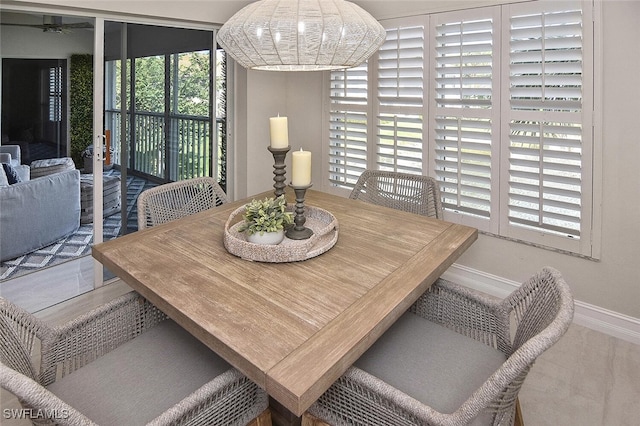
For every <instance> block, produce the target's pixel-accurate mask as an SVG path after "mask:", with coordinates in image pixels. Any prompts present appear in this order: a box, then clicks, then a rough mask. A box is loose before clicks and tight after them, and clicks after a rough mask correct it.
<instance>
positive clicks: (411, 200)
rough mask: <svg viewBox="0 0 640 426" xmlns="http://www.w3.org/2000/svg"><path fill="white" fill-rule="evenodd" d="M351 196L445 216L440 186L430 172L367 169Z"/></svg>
mask: <svg viewBox="0 0 640 426" xmlns="http://www.w3.org/2000/svg"><path fill="white" fill-rule="evenodd" d="M349 198H351V199H354V200H362V201H365V202H368V203H371V204H377V205H380V206H385V207H391V208H393V209H396V210H403V211H406V212H410V213H416V214H420V215H423V216H429V217H434V218H436V219H442V218H443V215H442V200H441V198H440V188H439V187H438V183H437V182H436V180H435V179H433V178H432V177H430V176H424V175H414V174H409V173H398V172H386V171H382V170H365V171H364V172H363V173H362V174H361V175H360V177H359V178H358V182H357V183H356V185H355V187H354V188H353V190H352V191H351V195H350V196H349Z"/></svg>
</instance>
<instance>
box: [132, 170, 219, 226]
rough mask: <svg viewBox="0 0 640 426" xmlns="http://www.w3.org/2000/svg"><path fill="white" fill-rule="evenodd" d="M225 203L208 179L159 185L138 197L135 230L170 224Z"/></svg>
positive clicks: (210, 179) (216, 185)
mask: <svg viewBox="0 0 640 426" xmlns="http://www.w3.org/2000/svg"><path fill="white" fill-rule="evenodd" d="M226 202H228V199H227V195H226V194H225V193H224V191H223V190H222V188H220V185H218V182H216V180H215V179H214V178H211V177H200V178H193V179H187V180H181V181H178V182H171V183H167V184H164V185H159V186H156V187H154V188H150V189H147V190H146V191H144V192H143V193H142V194H140V196H139V197H138V229H139V230H140V229H145V228H148V227H150V226H154V225H160V224H162V223H166V222H170V221H172V220H175V219H179V218H181V217H185V216H189V215H192V214H195V213H199V212H201V211H204V210H208V209H211V208H213V207H216V206H219V205H221V204H224V203H226Z"/></svg>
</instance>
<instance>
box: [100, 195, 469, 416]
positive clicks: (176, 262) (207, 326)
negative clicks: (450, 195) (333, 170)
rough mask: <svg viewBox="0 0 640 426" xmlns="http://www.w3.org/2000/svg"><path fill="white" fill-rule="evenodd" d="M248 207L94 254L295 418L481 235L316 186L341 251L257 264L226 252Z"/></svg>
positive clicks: (151, 232)
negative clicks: (232, 220) (227, 236)
mask: <svg viewBox="0 0 640 426" xmlns="http://www.w3.org/2000/svg"><path fill="white" fill-rule="evenodd" d="M290 192H292V191H290ZM267 195H270V193H264V194H258V195H257V196H255V197H254V198H263V197H264V196H267ZM287 195H288V197H289V198H290V199H291V201H292V200H293V194H287ZM247 201H249V200H248V199H247V200H241V201H238V202H234V203H229V204H225V205H223V206H220V207H216V208H215V209H212V210H208V211H206V212H202V213H198V214H196V215H193V216H190V217H186V218H183V219H180V220H177V221H174V222H171V223H168V224H165V225H161V226H156V227H152V228H149V229H146V230H143V231H138V232H135V233H132V234H129V235H125V236H123V237H120V238H118V239H116V240H111V241H108V242H105V243H102V244H98V245H96V246H94V247H93V256H94V257H95V258H96V259H97V260H98V261H100V262H101V263H102V264H104V266H106V267H107V268H108V269H109V270H111V271H112V272H113V273H115V274H116V275H117V276H119V277H120V278H122V279H123V280H124V281H125V282H126V283H127V284H129V285H130V286H131V287H132V288H134V289H135V290H136V291H138V292H139V293H141V294H142V295H143V296H145V297H146V298H148V299H149V300H150V301H151V302H152V303H154V304H155V305H156V306H158V307H159V308H160V309H162V310H163V311H164V312H165V313H167V314H168V315H169V316H170V317H171V318H172V319H174V320H175V321H176V322H178V323H179V324H180V325H181V326H182V327H184V328H185V329H187V330H188V331H189V332H191V333H192V334H193V335H194V336H196V337H197V338H198V339H200V340H201V341H202V342H203V343H205V344H206V345H207V346H208V347H209V348H211V349H212V350H213V351H215V352H216V353H218V354H219V355H220V356H222V357H223V358H224V359H226V360H227V361H228V362H229V363H230V364H232V365H233V366H235V367H236V368H238V369H239V370H240V371H242V372H243V373H244V374H245V375H247V376H248V377H249V378H250V379H252V380H254V381H255V382H256V383H257V384H258V385H260V386H261V387H262V388H264V389H266V390H267V392H268V393H269V395H271V396H272V397H273V398H275V399H276V400H277V401H278V402H280V403H281V404H282V405H284V406H285V407H286V408H287V409H289V410H290V411H291V412H292V413H294V414H295V415H298V416H299V415H301V414H302V413H303V412H304V411H305V410H306V409H307V408H308V407H309V406H310V405H311V404H312V403H313V402H314V401H315V400H316V399H317V398H318V397H319V396H320V395H321V394H322V393H323V392H324V391H325V390H326V389H327V388H328V387H329V386H330V385H331V383H333V382H334V381H335V380H336V379H337V378H338V377H339V376H340V375H341V374H342V373H343V372H344V371H345V370H346V369H347V368H348V367H349V366H350V365H351V364H352V363H353V362H354V361H355V360H356V359H357V358H358V357H359V356H360V355H361V354H362V353H363V352H364V351H366V350H367V349H368V348H369V347H370V346H371V344H372V343H373V342H374V341H375V340H376V339H377V338H378V337H380V335H381V334H382V333H383V332H384V331H385V330H386V329H387V328H388V327H389V326H390V325H391V324H392V323H393V322H394V321H395V320H396V319H397V318H398V317H399V316H400V315H401V314H402V313H403V312H404V311H406V309H407V308H408V307H409V306H410V305H411V304H412V303H413V302H414V301H415V300H416V299H417V298H418V296H419V295H420V294H422V293H423V292H424V291H426V290H427V288H428V287H429V286H430V285H431V284H432V283H433V282H434V281H435V280H436V279H437V278H438V277H439V276H440V275H441V274H442V273H443V272H444V271H445V270H446V269H447V268H448V267H449V266H450V265H451V264H452V263H453V262H454V261H455V260H456V259H457V258H458V257H459V256H460V255H461V254H462V253H463V252H464V251H465V250H466V249H467V248H468V247H469V246H470V245H471V244H472V243H473V242H474V241H475V240H476V239H477V230H476V229H473V228H469V227H466V226H462V225H457V224H452V223H449V222H444V221H440V220H435V219H430V218H426V217H422V216H418V215H414V214H411V213H405V212H401V211H397V210H391V209H388V208H385V207H379V206H374V205H370V204H366V203H364V202H362V201H357V200H350V199H345V198H342V197H338V196H334V195H330V194H326V193H322V192H318V191H313V190H311V191H308V192H307V199H306V203H307V204H309V205H314V206H318V207H321V208H323V209H325V210H328V211H330V212H331V213H333V214H334V215H335V217H336V218H337V220H338V223H339V237H338V241H337V243H336V245H335V246H334V247H333V248H332V249H331V250H329V251H328V252H326V253H324V254H322V255H320V256H318V257H315V258H312V259H308V260H305V261H302V262H293V263H261V262H251V261H247V260H243V259H240V258H238V257H236V256H234V255H232V254H230V253H228V252H227V251H226V249H225V248H224V245H223V236H224V224H225V222H226V220H227V218H228V217H229V214H230V213H231V212H233V210H235V208H237V207H238V206H240V205H242V204H244V203H246V202H247Z"/></svg>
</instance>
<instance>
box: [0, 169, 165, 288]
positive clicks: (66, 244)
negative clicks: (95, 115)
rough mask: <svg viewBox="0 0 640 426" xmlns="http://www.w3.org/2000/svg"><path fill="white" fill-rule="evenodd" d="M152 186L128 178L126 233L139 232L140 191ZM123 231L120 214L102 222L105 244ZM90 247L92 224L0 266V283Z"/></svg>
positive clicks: (114, 172)
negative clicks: (138, 204)
mask: <svg viewBox="0 0 640 426" xmlns="http://www.w3.org/2000/svg"><path fill="white" fill-rule="evenodd" d="M104 174H105V175H110V176H119V175H120V173H119V172H118V171H117V170H113V169H112V170H109V171H105V173H104ZM153 186H155V184H154V183H151V182H149V181H147V180H145V179H141V178H138V177H134V176H127V224H126V226H127V232H134V231H137V230H138V209H137V201H138V196H139V195H140V194H141V193H142V191H144V190H146V189H148V188H151V187H153ZM121 229H122V221H121V213H116V214H114V215H111V216H109V217H106V218H105V219H104V222H103V234H104V237H103V239H104V241H108V240H111V239H113V238H116V237H118V236H119V235H120V230H121ZM92 243H93V224H92V223H87V224H83V225H80V228H79V229H78V230H77V231H76V232H75V233H74V234H72V235H70V236H68V237H67V238H64V239H62V240H60V241H58V242H56V243H54V244H52V245H50V246H47V247H44V248H41V249H40V250H36V251H34V252H32V253H29V254H26V255H24V256H20V257H18V258H16V259H12V260H7V261H5V262H2V263H0V282H1V281H6V280H9V279H12V278H16V277H18V276H21V275H24V274H28V273H30V272H34V271H37V270H38V269H40V268H44V267H48V266H53V265H56V264H59V263H62V262H66V261H68V260H73V259H75V258H77V257H80V256H86V255H88V254H89V253H91V245H92Z"/></svg>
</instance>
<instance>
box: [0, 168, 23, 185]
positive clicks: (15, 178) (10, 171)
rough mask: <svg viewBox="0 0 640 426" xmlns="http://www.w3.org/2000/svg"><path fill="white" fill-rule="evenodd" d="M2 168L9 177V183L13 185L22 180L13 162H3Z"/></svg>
mask: <svg viewBox="0 0 640 426" xmlns="http://www.w3.org/2000/svg"><path fill="white" fill-rule="evenodd" d="M2 169H3V170H4V173H5V176H6V178H7V182H8V183H9V185H13V184H15V183H18V182H22V179H21V178H20V175H19V174H18V171H17V170H16V169H14V168H13V166H12V165H11V164H7V163H2Z"/></svg>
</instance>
